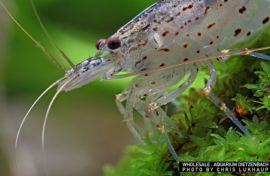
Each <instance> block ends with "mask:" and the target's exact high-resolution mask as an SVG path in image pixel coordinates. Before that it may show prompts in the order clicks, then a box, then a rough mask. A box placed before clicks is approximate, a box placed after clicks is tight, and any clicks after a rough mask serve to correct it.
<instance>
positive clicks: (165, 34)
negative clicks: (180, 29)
mask: <svg viewBox="0 0 270 176" xmlns="http://www.w3.org/2000/svg"><path fill="white" fill-rule="evenodd" d="M169 33H170V32H169V31H165V32H163V34H162V36H163V37H166V36H167V35H168V34H169Z"/></svg>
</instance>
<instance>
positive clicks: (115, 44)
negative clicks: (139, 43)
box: [107, 38, 121, 50]
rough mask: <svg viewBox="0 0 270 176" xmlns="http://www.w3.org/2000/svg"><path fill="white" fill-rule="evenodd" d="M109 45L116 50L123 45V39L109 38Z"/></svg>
mask: <svg viewBox="0 0 270 176" xmlns="http://www.w3.org/2000/svg"><path fill="white" fill-rule="evenodd" d="M107 46H108V48H109V49H111V50H116V49H118V48H120V47H121V41H120V39H119V38H111V39H109V41H108V43H107Z"/></svg>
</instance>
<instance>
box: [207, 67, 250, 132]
mask: <svg viewBox="0 0 270 176" xmlns="http://www.w3.org/2000/svg"><path fill="white" fill-rule="evenodd" d="M207 66H208V69H209V71H210V78H209V80H208V82H207V84H206V86H205V88H204V89H203V93H204V94H205V96H207V98H209V99H210V100H211V101H212V102H213V103H214V104H215V105H216V106H217V107H218V108H219V109H220V110H222V111H223V112H224V113H225V114H226V116H227V117H228V118H229V119H230V120H231V121H232V122H233V123H234V124H235V125H236V126H237V127H238V128H239V129H240V130H241V131H242V132H243V133H244V134H245V135H247V136H248V137H252V134H251V133H250V132H249V131H248V130H247V129H246V128H245V127H244V126H243V125H242V124H241V122H240V121H239V120H238V119H237V118H236V117H235V116H234V114H233V113H232V112H231V110H230V109H229V108H228V107H227V105H226V104H225V103H224V102H223V101H222V100H221V99H219V98H218V97H216V96H215V95H214V94H213V93H212V92H211V91H212V88H213V86H214V85H215V83H216V70H215V68H214V67H213V66H212V64H208V65H207Z"/></svg>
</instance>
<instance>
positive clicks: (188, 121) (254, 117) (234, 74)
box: [104, 57, 270, 176]
mask: <svg viewBox="0 0 270 176" xmlns="http://www.w3.org/2000/svg"><path fill="white" fill-rule="evenodd" d="M223 65H224V63H216V67H217V68H218V70H219V74H218V77H219V78H220V79H219V80H218V82H217V86H216V88H215V89H214V91H215V92H216V94H218V95H219V96H220V97H221V98H222V99H223V100H225V102H226V103H227V104H228V106H229V107H230V108H231V109H232V110H233V111H234V113H235V115H236V116H237V118H239V119H240V120H242V121H243V122H244V123H245V125H246V127H247V128H248V129H249V130H250V131H251V132H252V134H253V135H254V137H255V139H252V138H249V137H247V136H244V135H242V134H241V133H240V132H239V131H238V129H237V128H235V127H234V125H233V124H232V123H231V122H230V120H228V119H227V118H226V117H225V115H224V114H223V112H221V111H220V110H219V109H218V108H216V106H215V105H213V104H212V103H211V102H210V101H209V100H208V99H207V98H206V97H205V96H204V95H203V94H202V91H201V89H199V88H192V89H190V90H189V92H188V94H185V95H184V96H182V97H180V98H179V99H178V101H179V102H180V106H181V109H180V110H179V111H178V112H176V113H174V114H172V116H171V119H173V120H174V121H176V122H177V124H178V125H179V129H180V134H181V136H179V135H177V134H175V133H174V132H173V131H170V132H169V134H170V137H171V139H172V141H173V145H174V147H175V149H176V150H177V152H178V153H179V155H180V157H181V161H269V160H270V125H269V124H270V119H269V115H270V112H269V109H270V63H269V62H260V61H259V62H258V61H257V60H254V59H253V58H249V57H244V58H232V59H230V60H228V61H226V63H225V65H226V67H224V66H223ZM247 77H248V78H249V79H246V78H247ZM157 136H158V138H160V140H159V141H160V142H147V144H146V145H139V144H135V145H131V146H128V147H127V148H126V150H125V155H124V157H123V158H122V159H121V160H120V161H119V163H118V164H117V166H110V165H108V166H105V168H104V175H105V176H116V175H117V176H122V175H129V176H152V175H155V176H156V175H157V176H159V175H160V176H161V175H162V176H166V175H178V174H179V172H178V170H177V163H176V162H175V161H174V160H173V158H172V157H171V155H170V153H169V151H168V149H167V147H166V145H165V144H164V141H162V139H163V137H162V135H160V134H157ZM183 175H209V176H210V175H237V173H196V174H194V173H183ZM246 175H248V176H249V175H263V174H262V173H257V174H255V173H246ZM266 175H267V174H266Z"/></svg>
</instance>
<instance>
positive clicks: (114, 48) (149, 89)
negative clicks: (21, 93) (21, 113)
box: [61, 0, 270, 160]
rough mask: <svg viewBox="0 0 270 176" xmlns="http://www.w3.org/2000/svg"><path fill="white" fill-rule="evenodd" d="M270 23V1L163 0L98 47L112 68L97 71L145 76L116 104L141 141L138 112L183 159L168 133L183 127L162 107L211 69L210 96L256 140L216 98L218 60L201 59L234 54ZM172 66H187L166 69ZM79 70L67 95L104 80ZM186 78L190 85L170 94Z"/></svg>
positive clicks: (68, 86)
mask: <svg viewBox="0 0 270 176" xmlns="http://www.w3.org/2000/svg"><path fill="white" fill-rule="evenodd" d="M269 21H270V0H257V1H253V0H238V1H236V0H234V1H232V0H159V1H158V2H157V3H155V4H153V5H152V6H151V7H149V8H148V9H146V10H145V11H143V12H142V13H141V14H139V15H138V16H137V17H135V18H134V19H133V20H132V21H130V22H129V23H128V24H126V25H125V26H123V27H122V28H121V29H119V30H118V31H117V32H116V33H115V34H114V35H112V36H111V37H110V38H109V39H107V40H99V41H98V42H97V49H98V50H100V52H104V53H105V52H108V53H109V54H107V55H106V56H105V57H104V58H102V59H103V60H109V62H108V64H104V65H107V66H108V67H107V66H102V67H100V66H98V67H100V69H97V70H102V71H101V72H98V73H99V75H103V76H104V75H105V77H106V78H107V79H110V78H114V76H115V75H116V74H117V73H118V72H120V71H127V72H130V73H135V74H137V73H145V74H140V75H138V76H137V77H136V78H135V79H134V80H133V81H132V82H131V84H130V86H129V87H128V88H127V89H126V90H125V91H124V92H123V93H122V94H119V95H117V96H116V104H117V106H118V108H119V110H120V112H121V113H122V114H123V116H124V121H125V122H126V123H127V126H128V128H129V130H130V131H131V132H132V134H133V135H134V136H135V137H136V138H137V139H138V141H140V142H142V143H143V135H142V134H141V132H142V131H141V130H140V129H139V127H138V126H137V125H136V124H135V122H134V121H133V110H136V111H137V112H139V113H140V114H141V116H142V117H143V118H144V120H145V122H146V123H148V126H149V123H150V124H152V125H153V126H154V127H157V128H158V129H159V130H160V131H161V132H162V134H163V135H164V137H165V139H166V141H167V143H168V146H169V150H170V151H171V153H172V155H173V157H174V158H175V159H176V160H178V159H179V157H178V154H177V152H176V151H175V150H174V149H173V146H172V144H171V142H170V139H169V138H168V134H167V130H166V129H167V128H176V129H177V124H175V122H172V121H171V120H170V119H169V118H168V116H167V115H166V113H165V112H164V111H163V110H162V109H161V108H160V107H161V106H162V105H165V104H167V103H169V102H172V101H173V100H174V99H175V98H177V97H178V96H180V95H181V93H182V92H183V91H184V90H185V89H187V88H188V87H189V86H190V85H191V83H192V82H193V81H194V80H195V78H196V75H197V72H198V70H199V68H200V65H206V66H207V67H208V68H209V72H210V74H211V76H210V79H209V81H208V83H207V84H206V86H205V88H204V90H203V92H204V94H205V95H206V96H207V97H208V98H209V99H210V100H211V101H212V102H213V103H214V104H215V105H217V106H218V107H219V108H220V110H222V111H223V112H224V113H225V114H226V116H227V117H228V118H229V119H230V120H232V122H233V123H234V124H235V125H236V126H237V127H238V128H239V129H240V130H241V131H242V132H243V133H244V134H246V135H248V136H250V137H251V136H252V135H251V134H250V132H249V131H248V130H247V129H246V128H245V127H244V126H243V125H242V124H241V122H240V121H238V119H237V118H235V117H234V115H233V113H232V112H231V111H230V110H229V109H228V108H227V106H226V104H225V103H223V102H222V101H221V100H220V99H219V98H218V97H216V96H215V95H213V94H212V93H211V89H212V88H213V86H214V84H215V81H216V75H215V73H216V71H215V69H214V68H213V66H212V65H211V62H212V60H213V59H205V60H202V59H201V58H207V57H210V56H218V55H221V54H224V53H227V51H228V52H229V51H230V50H231V49H232V47H233V46H234V45H235V44H237V43H239V42H241V41H243V40H245V39H248V38H250V37H253V36H254V35H255V34H256V33H258V32H259V31H261V30H262V29H263V28H265V27H266V26H268V24H269ZM240 53H241V52H240ZM243 54H250V55H251V56H254V57H258V58H262V59H266V60H269V56H266V55H263V54H260V53H255V52H243ZM99 59H100V58H99ZM215 59H218V58H215ZM89 62H90V61H89ZM87 63H88V61H87ZM100 63H102V62H101V60H100ZM168 65H169V66H170V65H182V66H180V67H175V68H170V69H162V68H165V67H166V66H168ZM78 68H79V70H87V71H86V72H82V74H79V75H78V76H77V78H75V79H74V78H73V79H74V80H73V81H71V82H70V83H69V84H67V85H66V86H65V88H64V89H63V90H66V91H67V90H72V89H74V88H77V87H80V86H81V85H84V84H86V83H87V82H88V81H89V80H93V78H95V77H96V76H97V75H98V74H96V75H95V76H94V77H93V76H92V74H93V70H96V69H89V65H86V66H84V65H79V66H78ZM153 70H156V71H154V72H153ZM147 71H149V73H147ZM94 72H95V71H94ZM70 73H71V74H70ZM73 73H74V74H77V73H78V71H74V69H72V71H70V72H69V74H67V75H66V77H67V78H69V77H73ZM79 73H81V72H80V71H79ZM186 75H188V80H187V81H186V82H184V83H183V84H182V85H180V86H179V87H178V88H176V89H174V90H172V91H169V92H168V89H169V88H171V87H172V86H173V85H175V84H177V83H178V82H179V81H180V80H182V78H183V77H184V76H186ZM67 80H69V79H67ZM69 81H70V80H69ZM63 82H65V81H63ZM63 82H62V83H61V84H63ZM123 102H126V103H125V105H124V103H123ZM149 119H150V120H149Z"/></svg>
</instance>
